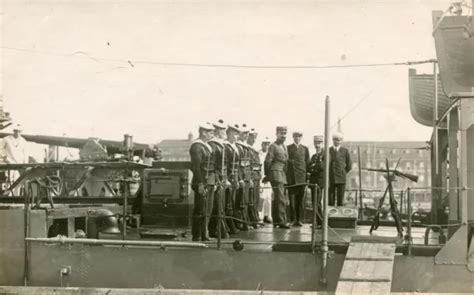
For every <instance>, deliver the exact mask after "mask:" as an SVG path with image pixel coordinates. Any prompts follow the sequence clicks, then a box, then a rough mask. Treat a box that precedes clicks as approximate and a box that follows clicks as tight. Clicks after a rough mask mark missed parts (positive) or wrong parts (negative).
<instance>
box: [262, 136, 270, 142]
mask: <svg viewBox="0 0 474 295" xmlns="http://www.w3.org/2000/svg"><path fill="white" fill-rule="evenodd" d="M270 142H271V141H270V138H268V137H265V138H264V139H263V140H262V143H270Z"/></svg>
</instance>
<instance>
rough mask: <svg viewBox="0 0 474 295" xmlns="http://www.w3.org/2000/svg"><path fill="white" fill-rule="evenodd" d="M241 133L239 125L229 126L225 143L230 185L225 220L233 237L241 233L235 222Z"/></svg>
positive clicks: (226, 196)
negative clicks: (238, 143) (237, 142)
mask: <svg viewBox="0 0 474 295" xmlns="http://www.w3.org/2000/svg"><path fill="white" fill-rule="evenodd" d="M239 132H240V129H239V126H238V125H228V126H227V130H226V135H227V139H226V140H225V141H224V147H225V158H226V159H227V181H228V182H229V183H230V185H229V186H227V189H226V193H225V217H226V218H225V220H226V224H227V227H228V228H229V233H230V234H231V235H232V234H236V233H238V232H239V229H238V228H237V226H236V224H235V220H234V215H235V212H236V196H237V190H238V189H239V182H240V174H239V166H240V154H239V149H238V148H237V145H236V141H237V139H238V136H239Z"/></svg>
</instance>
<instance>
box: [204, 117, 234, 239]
mask: <svg viewBox="0 0 474 295" xmlns="http://www.w3.org/2000/svg"><path fill="white" fill-rule="evenodd" d="M212 126H214V137H213V138H212V139H211V140H209V141H208V143H209V145H210V146H211V147H212V152H213V155H214V163H215V164H214V166H215V170H216V173H215V174H216V190H215V192H214V205H213V207H214V208H213V210H212V215H211V218H210V220H209V236H210V237H211V238H216V237H217V236H218V233H219V229H218V226H220V227H221V228H220V232H221V237H222V238H224V239H226V238H228V237H229V233H228V232H229V228H228V227H227V225H226V222H225V218H223V217H224V216H225V211H224V210H225V190H226V188H227V187H228V186H229V181H228V180H227V166H228V164H227V161H228V159H227V158H226V157H225V146H224V140H225V138H226V131H225V129H226V127H227V126H226V125H225V124H224V120H219V121H217V122H215V123H213V124H212ZM219 214H220V216H221V219H220V220H219V217H218V216H219Z"/></svg>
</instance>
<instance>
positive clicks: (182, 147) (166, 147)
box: [158, 132, 194, 162]
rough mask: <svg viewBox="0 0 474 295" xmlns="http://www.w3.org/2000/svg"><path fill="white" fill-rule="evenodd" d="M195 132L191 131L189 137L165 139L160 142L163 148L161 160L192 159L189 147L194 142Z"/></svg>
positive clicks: (185, 160) (159, 146)
mask: <svg viewBox="0 0 474 295" xmlns="http://www.w3.org/2000/svg"><path fill="white" fill-rule="evenodd" d="M193 140H194V138H193V134H192V133H191V132H190V133H189V134H188V138H187V139H164V140H162V141H161V142H160V143H159V144H158V148H159V149H160V150H161V157H162V158H161V161H180V162H188V161H191V158H190V156H189V147H190V146H191V143H192V142H193Z"/></svg>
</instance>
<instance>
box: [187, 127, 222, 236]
mask: <svg viewBox="0 0 474 295" xmlns="http://www.w3.org/2000/svg"><path fill="white" fill-rule="evenodd" d="M213 131H214V127H212V125H211V124H209V123H204V124H201V125H199V138H198V139H196V140H195V141H194V142H193V143H192V144H191V147H190V149H189V153H190V155H191V171H192V172H193V180H192V185H191V187H192V189H193V191H194V211H193V223H192V236H193V241H208V240H209V233H208V223H209V218H210V216H211V213H212V207H213V196H214V186H215V184H216V175H215V170H214V155H213V153H212V148H211V146H210V145H209V144H208V141H209V140H210V139H211V138H212V132H213Z"/></svg>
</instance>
